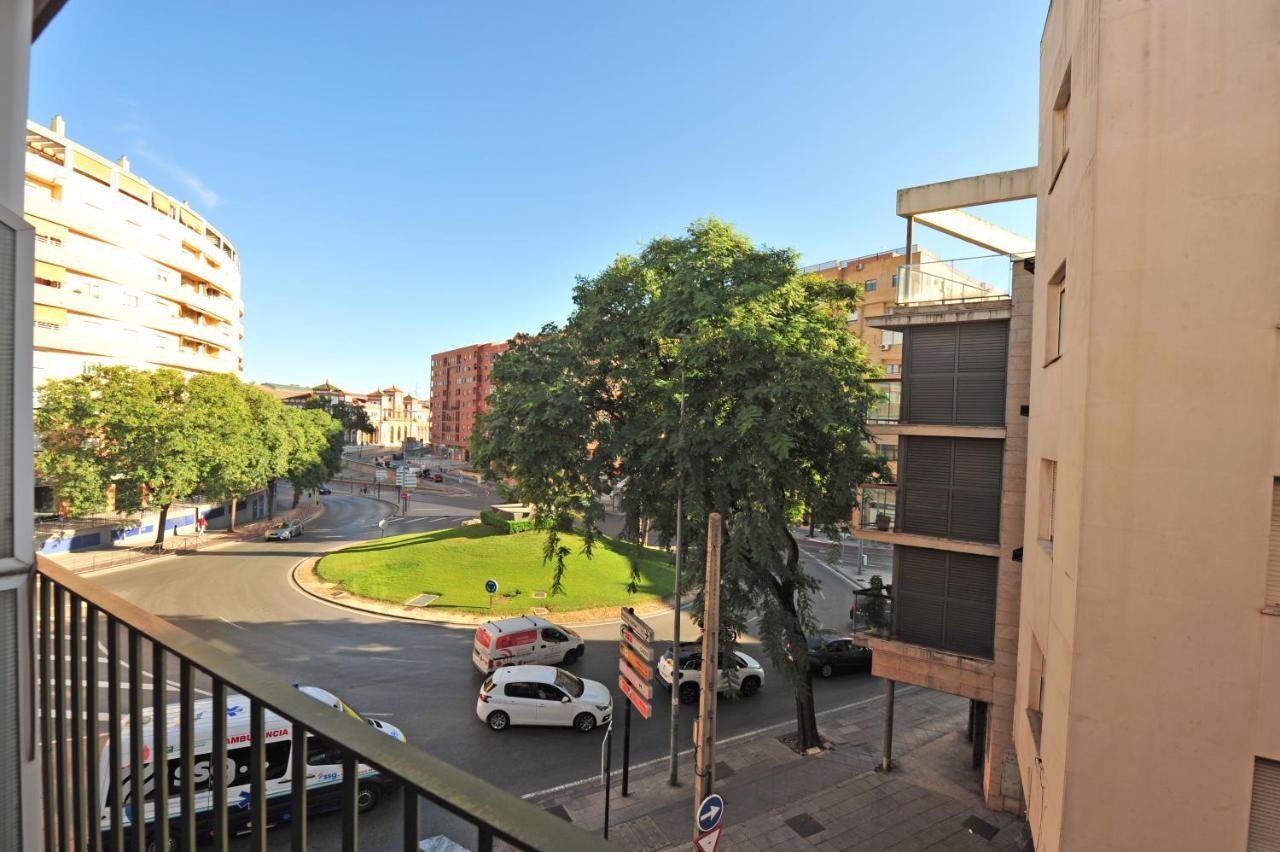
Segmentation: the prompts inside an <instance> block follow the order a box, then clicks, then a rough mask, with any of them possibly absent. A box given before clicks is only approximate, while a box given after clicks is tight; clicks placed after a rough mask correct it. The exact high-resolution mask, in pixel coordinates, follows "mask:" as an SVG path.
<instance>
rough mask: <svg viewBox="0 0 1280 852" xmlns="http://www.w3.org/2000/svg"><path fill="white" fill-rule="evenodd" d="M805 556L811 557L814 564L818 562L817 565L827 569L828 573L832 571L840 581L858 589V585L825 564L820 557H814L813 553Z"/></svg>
mask: <svg viewBox="0 0 1280 852" xmlns="http://www.w3.org/2000/svg"><path fill="white" fill-rule="evenodd" d="M805 556H808V557H809V558H810V559H812V560H813V561H814V562H817V563H818V564H819V565H821V566H822V567H823V568H826V569H827V570H828V571H830V572H831V573H832V574H835V575H836V577H838V578H839V579H841V580H844V581H845V582H846V583H848V584H849V585H850V586H853V587H854V588H855V589H856V588H858V584H857V583H855V582H853V581H852V580H850V579H849V578H848V577H846V576H845V575H843V574H841V573H840V572H839V571H837V570H836V569H834V568H832V567H831V566H830V565H828V564H827V563H825V562H823V561H822V560H821V559H819V558H818V557H816V556H814V555H813V554H812V553H806V554H805Z"/></svg>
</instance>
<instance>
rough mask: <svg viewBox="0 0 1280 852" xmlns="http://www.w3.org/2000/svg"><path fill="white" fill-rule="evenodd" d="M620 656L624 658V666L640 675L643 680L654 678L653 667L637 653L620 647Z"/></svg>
mask: <svg viewBox="0 0 1280 852" xmlns="http://www.w3.org/2000/svg"><path fill="white" fill-rule="evenodd" d="M618 656H620V657H622V663H623V665H626V666H630V667H631V670H632V671H633V672H635V673H636V674H637V675H639V676H640V678H641V679H642V680H650V679H652V678H653V666H651V665H649V664H648V663H646V662H645V661H644V660H642V659H640V658H639V657H637V656H636V654H635V652H634V651H632V650H631V649H630V648H628V647H627V646H626V645H619V646H618Z"/></svg>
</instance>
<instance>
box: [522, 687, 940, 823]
mask: <svg viewBox="0 0 1280 852" xmlns="http://www.w3.org/2000/svg"><path fill="white" fill-rule="evenodd" d="M915 688H916V687H914V686H905V687H902V688H900V689H899V690H898V693H897V694H899V695H901V694H902V693H904V692H908V691H910V690H913V689H915ZM883 700H884V696H883V695H873V696H871V697H870V698H864V699H862V700H861V701H854V702H852V703H849V704H841V705H840V706H839V707H832V708H831V709H830V710H823V711H822V712H820V713H817V714H815V715H817V716H829V715H830V714H832V713H839V712H840V711H841V710H852V709H853V708H854V707H863V706H865V705H867V704H870V703H871V702H873V701H883ZM794 724H795V721H794V720H790V719H788V720H787V721H785V722H778V723H777V724H776V725H766V726H765V727H763V728H756V729H755V730H754V731H747V732H746V733H745V734H737V735H736V736H732V737H729V738H728V739H724V740H716V746H717V747H719V746H722V745H728V744H729V743H732V742H737V741H738V740H745V739H747V738H748V737H756V736H759V735H760V734H765V733H768V732H769V731H774V730H777V729H778V728H785V727H787V726H788V725H794ZM693 752H694V749H692V748H687V749H684V750H683V751H681V752H679V753H678V754H677V756H678V757H684V756H685V755H690V754H693ZM670 759H671V755H669V754H664V755H663V756H662V757H655V758H653V759H652V760H646V761H644V762H643V763H637V764H635V765H633V766H632V767H630V771H631V772H635V771H636V770H637V769H643V768H644V767H646V766H653V765H655V764H658V763H666V762H667V761H669V760H670ZM612 774H613V775H621V774H622V770H621V769H615V770H613V773H612ZM599 781H600V776H599V775H592V776H591V777H590V778H583V779H581V780H578V781H570V782H569V783H568V784H560V785H558V786H555V787H548V788H547V789H545V790H538V791H537V792H534V793H525V794H524V795H523V796H521V797H520V798H522V799H532V798H534V797H536V796H545V795H548V794H550V793H559V792H561V791H563V790H570V789H573V788H574V787H580V786H582V785H583V784H597V783H599Z"/></svg>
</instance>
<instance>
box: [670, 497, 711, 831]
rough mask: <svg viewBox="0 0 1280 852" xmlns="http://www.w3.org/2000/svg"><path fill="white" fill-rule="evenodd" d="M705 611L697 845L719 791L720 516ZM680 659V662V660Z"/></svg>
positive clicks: (705, 590)
mask: <svg viewBox="0 0 1280 852" xmlns="http://www.w3.org/2000/svg"><path fill="white" fill-rule="evenodd" d="M702 595H703V607H702V684H701V685H702V689H701V690H700V691H699V694H698V729H697V730H698V743H697V764H696V769H695V778H694V781H695V783H694V795H693V809H694V828H693V833H694V837H693V839H694V842H695V843H696V842H697V840H698V826H697V811H698V806H699V805H701V804H702V800H703V799H705V798H706V797H707V796H710V795H711V793H712V790H713V788H714V787H715V766H716V758H715V747H716V693H717V690H718V687H719V683H718V682H717V681H718V675H719V668H720V667H719V660H720V513H719V512H712V513H711V514H710V516H709V517H708V518H707V580H706V584H705V586H704V587H703V591H702ZM676 659H679V657H678V656H677V657H676Z"/></svg>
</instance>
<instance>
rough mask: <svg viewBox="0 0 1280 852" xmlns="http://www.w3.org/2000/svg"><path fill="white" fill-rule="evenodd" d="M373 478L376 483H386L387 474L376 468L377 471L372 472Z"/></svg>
mask: <svg viewBox="0 0 1280 852" xmlns="http://www.w3.org/2000/svg"><path fill="white" fill-rule="evenodd" d="M373 478H374V479H375V480H376V481H378V482H386V481H387V472H386V471H385V470H383V469H382V468H378V469H377V470H375V471H374V472H373Z"/></svg>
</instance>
